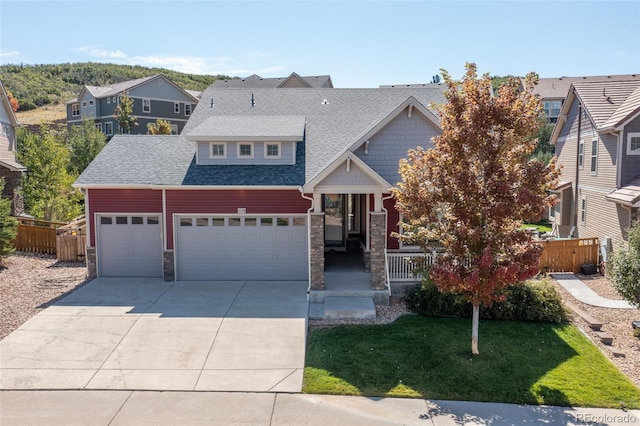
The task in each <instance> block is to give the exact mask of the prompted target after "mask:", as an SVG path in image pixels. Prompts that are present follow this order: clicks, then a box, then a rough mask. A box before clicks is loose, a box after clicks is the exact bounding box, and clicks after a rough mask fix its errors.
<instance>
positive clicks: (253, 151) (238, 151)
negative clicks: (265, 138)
mask: <svg viewBox="0 0 640 426" xmlns="http://www.w3.org/2000/svg"><path fill="white" fill-rule="evenodd" d="M243 145H249V146H251V155H240V147H241V146H243ZM236 147H237V149H236V151H237V156H238V158H253V156H254V154H255V149H254V146H253V142H238V143H237V144H236Z"/></svg>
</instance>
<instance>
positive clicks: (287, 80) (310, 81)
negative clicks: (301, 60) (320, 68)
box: [212, 72, 333, 89]
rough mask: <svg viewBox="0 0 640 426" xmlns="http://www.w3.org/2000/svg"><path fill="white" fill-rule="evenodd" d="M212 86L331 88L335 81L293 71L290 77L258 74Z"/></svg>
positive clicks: (217, 87)
mask: <svg viewBox="0 0 640 426" xmlns="http://www.w3.org/2000/svg"><path fill="white" fill-rule="evenodd" d="M212 87H214V88H216V89H248V88H256V89H278V88H287V89H293V88H308V89H311V88H312V89H331V88H333V82H332V81H331V76H328V75H316V76H300V75H298V74H296V73H295V72H292V73H291V75H289V76H288V77H272V78H263V77H260V76H259V75H257V74H253V75H250V76H249V77H246V78H232V79H228V80H216V81H214V82H213V85H212Z"/></svg>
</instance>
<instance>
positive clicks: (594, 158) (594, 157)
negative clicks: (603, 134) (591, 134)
mask: <svg viewBox="0 0 640 426" xmlns="http://www.w3.org/2000/svg"><path fill="white" fill-rule="evenodd" d="M594 142H595V144H596V152H593V144H594ZM599 145H600V144H599V143H598V139H592V140H591V175H592V176H597V175H598V150H599V149H600V148H599Z"/></svg>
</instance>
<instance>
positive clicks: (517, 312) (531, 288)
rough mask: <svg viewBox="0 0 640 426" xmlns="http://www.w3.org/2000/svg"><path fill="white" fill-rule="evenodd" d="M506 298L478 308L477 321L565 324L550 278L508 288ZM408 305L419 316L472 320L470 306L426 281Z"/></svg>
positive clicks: (418, 286)
mask: <svg viewBox="0 0 640 426" xmlns="http://www.w3.org/2000/svg"><path fill="white" fill-rule="evenodd" d="M505 295H506V300H505V301H503V302H497V303H494V304H493V305H492V306H491V307H489V308H485V307H483V308H481V309H480V317H481V318H486V319H495V320H510V321H544V322H555V323H560V322H564V321H567V313H566V311H565V309H564V306H563V304H562V299H561V298H560V294H559V293H558V291H557V290H556V288H555V287H554V286H553V284H552V283H551V281H550V280H549V278H542V279H532V280H528V281H526V282H525V283H524V284H522V285H516V286H511V287H509V288H508V289H507V291H506V292H505ZM407 304H408V306H409V308H410V309H411V310H412V311H414V312H416V313H418V314H420V315H425V316H430V317H439V316H458V317H468V318H471V311H472V307H471V304H470V303H465V302H464V301H463V300H462V299H461V298H460V297H459V296H457V295H455V294H452V293H441V292H440V291H438V289H437V287H436V285H435V284H434V283H432V282H431V280H430V279H429V278H425V279H424V281H423V282H422V284H419V285H417V286H416V288H415V289H414V290H413V291H411V292H410V293H409V294H408V296H407Z"/></svg>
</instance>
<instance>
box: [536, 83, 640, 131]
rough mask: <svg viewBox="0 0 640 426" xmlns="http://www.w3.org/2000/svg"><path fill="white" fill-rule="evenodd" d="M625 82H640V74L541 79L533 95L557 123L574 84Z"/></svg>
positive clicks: (548, 116)
mask: <svg viewBox="0 0 640 426" xmlns="http://www.w3.org/2000/svg"><path fill="white" fill-rule="evenodd" d="M623 80H640V74H628V75H611V76H607V75H601V76H585V77H557V78H540V79H539V80H538V84H537V85H536V86H535V87H534V89H533V93H534V94H536V95H539V96H540V99H541V101H542V105H543V107H544V114H545V115H546V116H547V118H548V119H549V121H550V122H552V123H555V122H556V121H557V120H558V117H559V116H560V110H561V109H562V105H563V104H564V100H565V98H566V97H567V93H568V92H569V87H570V86H571V84H572V83H577V82H594V81H623Z"/></svg>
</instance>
